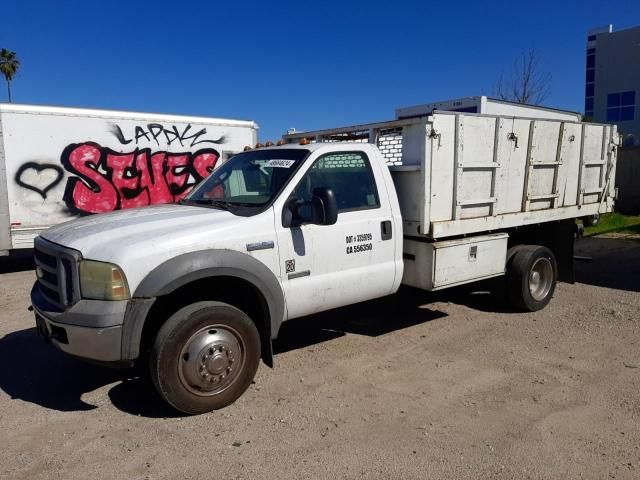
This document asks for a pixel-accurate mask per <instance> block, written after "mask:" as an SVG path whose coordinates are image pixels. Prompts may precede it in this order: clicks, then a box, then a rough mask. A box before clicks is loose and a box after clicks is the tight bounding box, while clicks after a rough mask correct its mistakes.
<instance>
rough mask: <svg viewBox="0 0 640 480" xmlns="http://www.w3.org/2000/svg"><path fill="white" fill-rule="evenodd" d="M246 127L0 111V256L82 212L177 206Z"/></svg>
mask: <svg viewBox="0 0 640 480" xmlns="http://www.w3.org/2000/svg"><path fill="white" fill-rule="evenodd" d="M257 128H258V127H257V125H256V124H255V123H254V122H252V121H238V120H228V119H222V118H205V117H187V116H178V115H161V114H154V113H139V112H124V111H110V110H93V109H81V108H62V107H45V106H34V105H17V104H0V254H2V253H5V254H6V253H7V252H8V251H9V250H12V249H18V248H31V247H33V239H34V238H35V237H36V236H37V235H38V234H39V233H40V232H41V231H43V230H44V229H46V228H48V227H50V226H51V225H55V224H57V223H61V222H64V221H67V220H70V219H72V218H74V217H78V216H83V215H87V214H91V213H104V212H110V211H114V210H120V209H125V208H131V207H139V206H144V205H150V204H157V203H171V202H175V201H177V200H179V199H180V198H183V197H184V196H185V195H187V193H188V192H189V191H190V190H191V187H192V186H193V185H194V184H195V183H197V182H198V181H200V180H201V179H202V178H204V177H205V176H207V175H208V174H209V172H211V170H212V169H213V167H214V166H215V165H216V164H217V162H218V161H224V160H225V159H226V158H228V157H230V156H231V155H233V154H235V153H237V152H239V151H242V150H243V148H244V147H245V146H247V145H255V143H256V138H257Z"/></svg>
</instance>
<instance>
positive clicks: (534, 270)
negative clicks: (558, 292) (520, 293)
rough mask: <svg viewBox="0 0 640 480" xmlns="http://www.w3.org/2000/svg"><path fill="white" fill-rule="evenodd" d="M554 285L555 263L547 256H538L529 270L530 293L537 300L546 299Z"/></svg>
mask: <svg viewBox="0 0 640 480" xmlns="http://www.w3.org/2000/svg"><path fill="white" fill-rule="evenodd" d="M552 285H553V265H552V264H551V260H549V259H548V258H547V257H542V258H538V259H537V260H536V261H535V262H533V265H532V266H531V270H529V293H531V296H532V297H533V298H534V299H535V300H537V301H541V300H544V299H545V298H546V297H547V295H549V292H550V291H551V287H552Z"/></svg>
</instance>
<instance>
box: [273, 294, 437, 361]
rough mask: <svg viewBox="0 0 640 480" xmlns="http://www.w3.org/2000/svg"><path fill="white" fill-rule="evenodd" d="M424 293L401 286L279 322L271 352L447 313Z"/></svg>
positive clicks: (384, 331) (380, 332)
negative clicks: (379, 295) (388, 292)
mask: <svg viewBox="0 0 640 480" xmlns="http://www.w3.org/2000/svg"><path fill="white" fill-rule="evenodd" d="M427 301H428V297H427V296H426V295H425V294H424V292H420V291H416V290H412V289H403V290H402V291H401V292H400V293H399V294H398V295H393V296H390V297H385V298H380V299H377V300H372V301H369V302H363V303H358V304H355V305H349V306H347V307H342V308H337V309H335V310H329V311H327V312H322V313H318V314H316V315H310V316H308V317H302V318H299V319H295V320H291V321H289V322H286V323H284V324H283V325H282V328H281V329H280V334H279V335H278V339H277V340H276V341H275V342H274V345H273V348H274V353H275V354H276V355H277V354H279V353H284V352H288V351H291V350H296V349H299V348H304V347H308V346H310V345H315V344H317V343H322V342H326V341H328V340H333V339H335V338H338V337H342V336H344V335H346V334H348V333H350V334H354V335H366V336H369V337H377V336H379V335H384V334H387V333H390V332H394V331H397V330H402V329H404V328H409V327H413V326H414V325H419V324H421V323H425V322H429V321H431V320H435V319H438V318H442V317H444V316H446V314H445V313H442V312H440V311H437V310H432V309H429V308H428V307H426V306H425V305H424V304H425V303H426V302H427Z"/></svg>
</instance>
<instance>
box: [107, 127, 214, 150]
mask: <svg viewBox="0 0 640 480" xmlns="http://www.w3.org/2000/svg"><path fill="white" fill-rule="evenodd" d="M112 133H113V134H114V135H115V136H116V138H117V139H118V141H119V142H120V143H121V144H123V145H129V144H130V143H132V142H133V144H135V145H140V144H143V143H145V142H148V143H152V144H155V145H158V146H159V145H160V144H161V143H163V144H166V145H167V146H171V145H172V144H174V143H175V144H176V145H178V144H179V145H180V146H182V147H194V146H196V145H201V144H205V143H210V144H220V143H223V142H224V136H223V137H220V138H218V139H216V140H212V139H207V138H205V136H206V134H207V129H206V128H202V129H200V130H198V131H195V130H192V129H191V124H189V125H187V126H186V127H180V128H178V127H177V126H176V125H171V126H165V125H161V124H159V123H148V124H146V125H136V126H135V127H134V129H133V131H132V132H128V133H127V134H126V135H125V132H124V131H123V130H122V127H120V126H119V125H113V127H112Z"/></svg>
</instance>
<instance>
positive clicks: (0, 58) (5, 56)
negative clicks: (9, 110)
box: [0, 48, 20, 102]
mask: <svg viewBox="0 0 640 480" xmlns="http://www.w3.org/2000/svg"><path fill="white" fill-rule="evenodd" d="M19 68H20V60H18V57H17V56H16V52H12V51H11V50H7V49H6V48H3V49H2V51H0V72H2V74H3V75H4V78H6V79H7V92H8V93H9V102H11V80H13V77H14V75H15V74H16V72H17V71H18V69H19Z"/></svg>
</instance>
